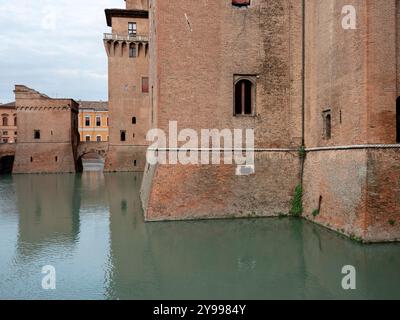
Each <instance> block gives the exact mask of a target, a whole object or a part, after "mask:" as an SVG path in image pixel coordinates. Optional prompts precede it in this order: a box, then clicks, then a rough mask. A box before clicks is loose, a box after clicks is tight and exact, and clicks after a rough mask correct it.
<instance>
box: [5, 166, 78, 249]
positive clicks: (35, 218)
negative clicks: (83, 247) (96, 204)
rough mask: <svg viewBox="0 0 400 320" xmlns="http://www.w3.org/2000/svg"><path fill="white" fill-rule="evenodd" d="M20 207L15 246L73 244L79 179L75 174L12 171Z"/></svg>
mask: <svg viewBox="0 0 400 320" xmlns="http://www.w3.org/2000/svg"><path fill="white" fill-rule="evenodd" d="M13 180H14V182H15V186H16V193H17V203H18V211H19V224H18V225H19V236H18V249H19V250H20V251H21V253H22V254H23V255H25V256H26V255H28V252H27V251H29V250H32V251H36V250H38V249H40V248H41V247H43V246H47V245H57V244H62V245H63V246H65V245H67V244H69V245H74V244H75V242H76V241H77V238H78V236H79V224H80V221H79V209H80V206H81V203H80V202H81V194H80V189H81V188H80V183H81V180H80V179H79V177H78V176H75V175H72V174H71V175H70V174H67V175H15V176H13Z"/></svg>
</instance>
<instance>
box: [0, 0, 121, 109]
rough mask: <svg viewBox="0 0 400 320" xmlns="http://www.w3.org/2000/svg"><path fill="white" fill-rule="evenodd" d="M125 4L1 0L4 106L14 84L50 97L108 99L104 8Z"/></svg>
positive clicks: (0, 67)
mask: <svg viewBox="0 0 400 320" xmlns="http://www.w3.org/2000/svg"><path fill="white" fill-rule="evenodd" d="M124 5H125V2H124V1H123V0H0V102H2V103H6V102H10V101H13V100H14V94H13V88H14V85H15V84H24V85H27V86H29V87H31V88H33V89H35V90H38V91H40V92H43V93H45V94H47V95H49V96H51V97H65V98H73V99H76V100H79V99H82V100H107V56H106V53H105V50H104V46H103V41H102V38H103V33H104V32H107V31H109V28H108V27H107V25H106V20H105V15H104V9H105V8H123V7H124Z"/></svg>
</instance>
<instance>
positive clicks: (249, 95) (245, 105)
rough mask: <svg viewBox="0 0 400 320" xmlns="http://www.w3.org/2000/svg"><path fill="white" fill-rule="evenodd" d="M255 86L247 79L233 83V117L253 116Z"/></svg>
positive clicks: (240, 79)
mask: <svg viewBox="0 0 400 320" xmlns="http://www.w3.org/2000/svg"><path fill="white" fill-rule="evenodd" d="M254 98H255V85H254V82H253V81H252V80H250V79H248V78H239V79H238V80H237V81H236V82H235V106H234V110H235V116H240V115H253V114H254Z"/></svg>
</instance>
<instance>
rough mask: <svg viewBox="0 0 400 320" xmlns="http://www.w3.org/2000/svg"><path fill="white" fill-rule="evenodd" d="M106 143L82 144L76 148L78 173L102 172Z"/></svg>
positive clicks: (106, 150) (106, 151) (106, 148)
mask: <svg viewBox="0 0 400 320" xmlns="http://www.w3.org/2000/svg"><path fill="white" fill-rule="evenodd" d="M107 153H108V142H83V143H80V144H79V146H78V155H77V158H78V159H77V161H78V171H79V172H82V171H103V170H104V163H105V160H106V157H107Z"/></svg>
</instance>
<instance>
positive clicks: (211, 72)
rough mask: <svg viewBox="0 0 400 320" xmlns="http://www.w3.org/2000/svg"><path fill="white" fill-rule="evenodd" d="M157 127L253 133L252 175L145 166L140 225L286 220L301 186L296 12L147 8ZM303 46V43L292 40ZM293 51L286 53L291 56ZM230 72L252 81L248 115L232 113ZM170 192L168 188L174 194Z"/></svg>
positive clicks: (192, 5)
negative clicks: (143, 215) (281, 216)
mask: <svg viewBox="0 0 400 320" xmlns="http://www.w3.org/2000/svg"><path fill="white" fill-rule="evenodd" d="M150 7H151V9H150V13H151V14H150V24H151V31H150V37H151V39H150V42H151V44H152V46H151V48H150V85H151V86H152V87H154V89H153V92H154V94H153V96H152V105H153V107H154V114H155V119H154V123H153V124H154V126H156V127H158V128H161V129H163V130H164V131H165V132H168V124H169V121H172V120H174V121H177V123H178V130H180V129H184V128H191V129H194V130H196V131H197V132H198V133H200V130H201V129H214V128H215V129H219V130H222V129H225V128H227V129H231V130H233V129H254V130H255V144H256V147H258V148H293V150H294V151H293V152H285V151H282V152H278V153H273V152H272V153H271V152H260V153H258V154H257V157H256V163H255V168H256V172H255V174H254V175H251V176H236V175H235V168H236V166H234V165H223V164H221V165H192V166H187V165H179V164H178V165H158V166H156V167H151V166H150V167H148V170H146V171H145V178H144V183H143V188H142V199H143V202H144V206H145V208H146V219H147V220H165V219H195V218H221V217H245V216H274V215H278V214H287V213H288V211H289V209H290V203H291V199H292V197H293V192H294V189H295V187H296V185H298V184H299V183H300V161H299V158H298V153H297V151H296V150H297V149H298V148H299V147H300V145H301V121H300V120H301V118H299V115H300V114H301V6H300V3H299V2H298V1H289V2H288V1H280V0H276V1H257V0H255V1H251V5H250V6H249V7H234V6H232V2H231V1H213V2H210V1H204V0H203V1H195V2H194V1H188V2H182V1H179V0H172V1H150ZM299 39H300V40H299ZM291 48H292V50H291ZM235 75H236V76H237V75H250V76H253V77H254V78H255V79H256V80H255V87H256V88H255V110H254V115H253V116H233V112H234V110H233V100H234V79H235ZM171 186H173V187H171Z"/></svg>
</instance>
